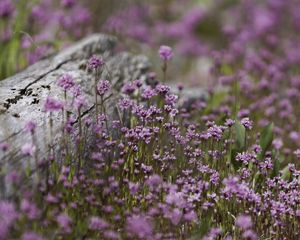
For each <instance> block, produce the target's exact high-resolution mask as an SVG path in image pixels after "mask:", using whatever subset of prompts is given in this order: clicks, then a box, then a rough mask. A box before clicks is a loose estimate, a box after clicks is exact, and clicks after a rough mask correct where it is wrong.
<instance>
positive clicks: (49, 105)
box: [44, 97, 64, 112]
mask: <svg viewBox="0 0 300 240" xmlns="http://www.w3.org/2000/svg"><path fill="white" fill-rule="evenodd" d="M63 107H64V105H63V103H62V102H61V101H59V100H57V99H55V98H52V97H47V99H46V102H45V104H44V110H45V111H46V112H57V111H59V110H61V109H63Z"/></svg>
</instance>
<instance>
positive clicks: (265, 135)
mask: <svg viewBox="0 0 300 240" xmlns="http://www.w3.org/2000/svg"><path fill="white" fill-rule="evenodd" d="M273 127H274V124H273V123H271V124H269V125H267V126H266V127H265V128H264V129H263V131H262V133H261V136H260V146H261V149H262V157H263V156H264V155H265V153H266V151H267V150H268V149H269V148H270V146H271V144H272V141H273Z"/></svg>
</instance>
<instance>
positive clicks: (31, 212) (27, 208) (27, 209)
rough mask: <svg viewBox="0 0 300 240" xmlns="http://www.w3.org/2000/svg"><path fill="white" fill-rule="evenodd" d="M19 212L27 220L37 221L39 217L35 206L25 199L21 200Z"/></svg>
mask: <svg viewBox="0 0 300 240" xmlns="http://www.w3.org/2000/svg"><path fill="white" fill-rule="evenodd" d="M21 210H22V212H24V213H25V214H26V216H27V217H28V219H30V220H33V219H37V218H38V217H39V215H40V211H39V209H38V208H37V207H36V205H35V204H33V203H31V202H29V201H28V200H27V199H23V200H22V202H21Z"/></svg>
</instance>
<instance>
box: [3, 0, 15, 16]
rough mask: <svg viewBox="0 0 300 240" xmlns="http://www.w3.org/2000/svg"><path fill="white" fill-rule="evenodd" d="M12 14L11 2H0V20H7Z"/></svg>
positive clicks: (7, 0) (9, 0)
mask: <svg viewBox="0 0 300 240" xmlns="http://www.w3.org/2000/svg"><path fill="white" fill-rule="evenodd" d="M13 12H14V6H13V3H12V1H11V0H4V1H1V2H0V18H8V17H10V16H11V15H12V14H13Z"/></svg>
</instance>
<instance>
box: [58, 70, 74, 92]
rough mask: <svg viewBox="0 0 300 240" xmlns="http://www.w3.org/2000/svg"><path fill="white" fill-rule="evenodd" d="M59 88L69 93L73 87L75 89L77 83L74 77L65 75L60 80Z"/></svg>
mask: <svg viewBox="0 0 300 240" xmlns="http://www.w3.org/2000/svg"><path fill="white" fill-rule="evenodd" d="M57 84H58V86H59V87H61V88H62V89H63V90H65V91H68V90H70V89H71V88H72V87H74V85H75V82H74V79H73V77H72V76H71V75H70V74H65V75H63V76H61V77H60V78H59V79H58V83H57Z"/></svg>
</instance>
